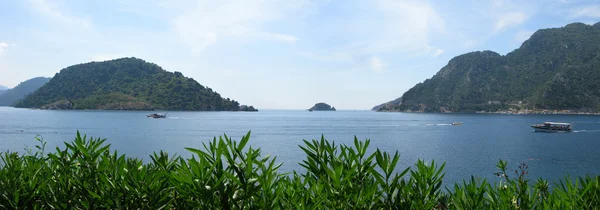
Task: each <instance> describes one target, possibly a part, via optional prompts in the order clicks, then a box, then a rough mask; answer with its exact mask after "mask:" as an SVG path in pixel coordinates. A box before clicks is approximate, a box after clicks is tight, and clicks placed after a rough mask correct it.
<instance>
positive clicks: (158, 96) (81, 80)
mask: <svg viewBox="0 0 600 210" xmlns="http://www.w3.org/2000/svg"><path fill="white" fill-rule="evenodd" d="M61 100H67V101H70V102H71V103H72V104H73V108H75V109H166V110H199V111H239V110H240V106H239V103H238V102H237V101H235V100H231V99H229V98H227V99H225V98H222V97H221V96H220V95H219V94H218V93H216V92H215V91H213V90H212V89H210V88H208V87H204V86H202V85H200V84H199V83H198V82H196V81H195V80H194V79H192V78H187V77H184V76H183V74H181V73H180V72H174V73H172V72H168V71H165V70H163V69H162V68H161V67H160V66H158V65H156V64H153V63H148V62H146V61H144V60H141V59H137V58H121V59H116V60H111V61H104V62H91V63H86V64H79V65H74V66H70V67H67V68H65V69H63V70H61V71H60V73H57V74H56V75H55V76H54V78H53V79H52V80H51V81H50V82H48V84H47V85H46V86H44V87H43V88H40V89H39V90H37V91H36V92H34V93H33V94H31V95H30V96H29V97H27V98H25V99H24V100H22V101H21V102H19V103H18V104H16V105H17V107H27V108H41V107H44V106H45V105H49V104H52V103H54V102H58V101H61Z"/></svg>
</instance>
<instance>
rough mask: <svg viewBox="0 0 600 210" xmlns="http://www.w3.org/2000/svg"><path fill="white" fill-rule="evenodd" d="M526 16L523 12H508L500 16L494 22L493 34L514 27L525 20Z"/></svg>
mask: <svg viewBox="0 0 600 210" xmlns="http://www.w3.org/2000/svg"><path fill="white" fill-rule="evenodd" d="M527 18H528V17H527V15H525V13H523V12H509V13H504V14H501V15H500V16H499V17H498V20H497V21H496V28H495V29H494V30H495V32H499V31H502V30H504V29H507V28H511V27H515V26H518V25H520V24H522V23H523V22H525V21H526V20H527Z"/></svg>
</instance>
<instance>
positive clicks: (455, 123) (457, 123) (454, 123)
mask: <svg viewBox="0 0 600 210" xmlns="http://www.w3.org/2000/svg"><path fill="white" fill-rule="evenodd" d="M452 125H462V122H453V123H452Z"/></svg>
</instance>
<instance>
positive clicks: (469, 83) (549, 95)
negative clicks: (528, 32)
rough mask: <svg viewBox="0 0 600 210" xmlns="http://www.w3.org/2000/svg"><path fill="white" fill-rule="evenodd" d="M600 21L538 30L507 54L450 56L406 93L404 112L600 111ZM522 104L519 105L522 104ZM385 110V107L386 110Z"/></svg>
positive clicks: (478, 53)
mask: <svg viewBox="0 0 600 210" xmlns="http://www.w3.org/2000/svg"><path fill="white" fill-rule="evenodd" d="M598 81H600V23H597V24H595V25H594V26H590V25H586V24H583V23H573V24H569V25H567V26H565V27H562V28H553V29H543V30H539V31H537V32H536V33H534V34H533V35H532V36H531V38H530V39H529V40H527V41H525V42H524V43H523V44H522V45H521V47H520V48H518V49H516V50H514V51H513V52H511V53H508V54H507V55H505V56H502V55H499V54H497V53H495V52H491V51H483V52H472V53H467V54H464V55H460V56H457V57H455V58H453V59H452V60H450V61H449V62H448V64H447V65H446V66H445V67H443V68H442V69H441V70H440V71H439V72H438V73H437V74H436V75H435V76H433V77H432V78H431V79H427V80H425V81H424V82H423V83H419V84H417V85H415V86H414V87H413V88H411V89H410V90H408V91H407V92H406V93H404V95H402V105H397V106H395V107H387V108H388V109H397V110H401V111H426V112H439V111H478V110H494V109H500V108H507V107H508V106H511V105H513V104H522V106H524V107H527V108H529V109H532V108H536V109H571V110H580V111H599V110H600V83H599V82H598ZM519 102H520V103H519ZM384 109H385V108H384Z"/></svg>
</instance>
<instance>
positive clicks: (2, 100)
mask: <svg viewBox="0 0 600 210" xmlns="http://www.w3.org/2000/svg"><path fill="white" fill-rule="evenodd" d="M48 81H50V78H46V77H36V78H32V79H29V80H26V81H24V82H21V83H19V85H17V86H16V87H15V88H12V89H8V90H4V91H3V93H0V106H10V105H13V104H14V103H15V102H17V101H18V100H20V99H23V98H24V97H25V96H27V95H29V94H31V93H33V92H34V91H35V90H37V89H38V88H40V87H42V86H43V85H44V84H46V83H47V82H48Z"/></svg>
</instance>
